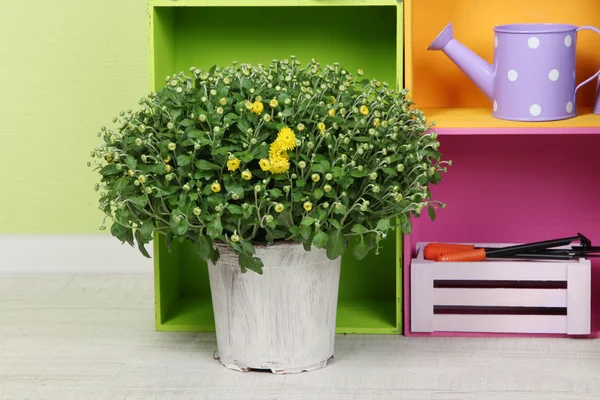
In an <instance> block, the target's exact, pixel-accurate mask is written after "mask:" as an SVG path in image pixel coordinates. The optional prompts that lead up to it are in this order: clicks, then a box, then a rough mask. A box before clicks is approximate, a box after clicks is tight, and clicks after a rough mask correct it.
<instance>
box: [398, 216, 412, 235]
mask: <svg viewBox="0 0 600 400" xmlns="http://www.w3.org/2000/svg"><path fill="white" fill-rule="evenodd" d="M400 229H402V233H404V234H405V235H408V234H410V232H411V231H412V224H411V223H410V220H409V219H408V217H407V216H406V215H402V217H401V218H400Z"/></svg>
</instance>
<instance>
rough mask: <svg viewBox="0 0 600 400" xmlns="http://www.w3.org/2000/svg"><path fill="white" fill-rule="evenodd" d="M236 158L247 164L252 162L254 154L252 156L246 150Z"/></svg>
mask: <svg viewBox="0 0 600 400" xmlns="http://www.w3.org/2000/svg"><path fill="white" fill-rule="evenodd" d="M238 158H239V159H240V160H241V161H243V162H245V163H249V162H250V161H252V160H254V154H252V152H251V151H250V150H246V151H244V152H242V153H239V154H238Z"/></svg>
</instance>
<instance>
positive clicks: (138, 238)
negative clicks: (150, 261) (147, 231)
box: [135, 229, 151, 258]
mask: <svg viewBox="0 0 600 400" xmlns="http://www.w3.org/2000/svg"><path fill="white" fill-rule="evenodd" d="M141 236H142V233H141V232H140V230H139V229H136V231H135V240H136V242H137V247H138V250H139V251H140V253H142V254H143V255H144V257H146V258H151V257H150V254H148V251H147V250H146V248H145V247H144V241H143V240H142V237H141Z"/></svg>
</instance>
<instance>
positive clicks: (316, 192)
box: [313, 188, 325, 200]
mask: <svg viewBox="0 0 600 400" xmlns="http://www.w3.org/2000/svg"><path fill="white" fill-rule="evenodd" d="M324 194H325V191H324V190H323V189H321V188H316V189H315V190H314V192H313V197H314V198H315V199H316V200H319V199H320V198H321V197H323V195H324Z"/></svg>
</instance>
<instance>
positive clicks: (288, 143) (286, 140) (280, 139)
mask: <svg viewBox="0 0 600 400" xmlns="http://www.w3.org/2000/svg"><path fill="white" fill-rule="evenodd" d="M275 142H277V143H278V146H279V147H280V148H282V149H284V150H293V149H294V147H296V135H295V134H294V131H293V130H291V129H290V128H288V127H287V126H284V127H283V128H281V130H280V131H279V134H278V135H277V139H276V140H275Z"/></svg>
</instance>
